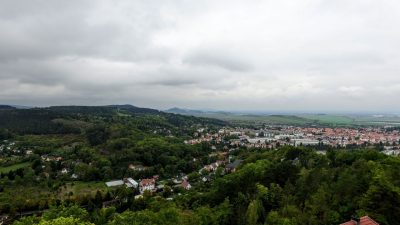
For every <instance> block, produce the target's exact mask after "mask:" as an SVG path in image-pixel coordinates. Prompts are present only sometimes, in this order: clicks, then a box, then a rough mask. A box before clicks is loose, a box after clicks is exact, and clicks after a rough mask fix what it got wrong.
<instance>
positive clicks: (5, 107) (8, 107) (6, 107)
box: [0, 105, 16, 110]
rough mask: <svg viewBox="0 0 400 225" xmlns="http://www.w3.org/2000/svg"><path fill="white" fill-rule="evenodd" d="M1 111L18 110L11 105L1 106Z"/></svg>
mask: <svg viewBox="0 0 400 225" xmlns="http://www.w3.org/2000/svg"><path fill="white" fill-rule="evenodd" d="M1 109H16V108H15V107H13V106H10V105H0V110H1Z"/></svg>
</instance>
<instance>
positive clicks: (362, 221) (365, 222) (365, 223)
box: [340, 216, 379, 225]
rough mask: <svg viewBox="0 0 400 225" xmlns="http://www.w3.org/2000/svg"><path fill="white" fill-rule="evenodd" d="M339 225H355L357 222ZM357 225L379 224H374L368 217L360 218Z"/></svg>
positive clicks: (377, 224)
mask: <svg viewBox="0 0 400 225" xmlns="http://www.w3.org/2000/svg"><path fill="white" fill-rule="evenodd" d="M340 225H357V222H356V221H354V220H350V221H348V222H346V223H342V224H340ZM359 225H379V223H377V222H375V221H374V220H373V219H371V218H369V217H368V216H364V217H361V218H360V224H359Z"/></svg>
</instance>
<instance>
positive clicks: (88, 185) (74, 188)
mask: <svg viewBox="0 0 400 225" xmlns="http://www.w3.org/2000/svg"><path fill="white" fill-rule="evenodd" d="M97 190H99V191H101V192H103V193H104V192H106V191H107V187H106V185H105V184H104V182H83V181H77V182H71V183H67V184H66V185H65V186H64V187H62V188H61V191H60V194H59V197H60V198H62V199H63V198H66V197H67V196H68V194H69V193H70V192H72V193H73V195H91V196H94V195H95V194H96V192H97Z"/></svg>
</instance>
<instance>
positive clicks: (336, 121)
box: [301, 114, 355, 125]
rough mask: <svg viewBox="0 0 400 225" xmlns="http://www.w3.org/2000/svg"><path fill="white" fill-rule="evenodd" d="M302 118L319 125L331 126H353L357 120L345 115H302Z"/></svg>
mask: <svg viewBox="0 0 400 225" xmlns="http://www.w3.org/2000/svg"><path fill="white" fill-rule="evenodd" d="M301 117H302V118H306V119H309V120H313V121H315V122H316V123H319V124H331V125H351V124H354V122H355V119H354V118H351V117H349V116H343V115H328V114H321V115H301Z"/></svg>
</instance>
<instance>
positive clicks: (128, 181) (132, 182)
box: [125, 177, 139, 188]
mask: <svg viewBox="0 0 400 225" xmlns="http://www.w3.org/2000/svg"><path fill="white" fill-rule="evenodd" d="M125 184H126V186H127V187H130V188H137V187H138V186H139V183H138V182H136V181H135V180H134V179H132V178H130V177H129V178H128V179H126V182H125Z"/></svg>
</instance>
